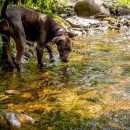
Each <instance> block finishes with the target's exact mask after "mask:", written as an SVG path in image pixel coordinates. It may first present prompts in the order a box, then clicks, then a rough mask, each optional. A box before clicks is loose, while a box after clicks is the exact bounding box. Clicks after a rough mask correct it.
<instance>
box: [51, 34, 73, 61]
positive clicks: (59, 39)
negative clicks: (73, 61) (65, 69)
mask: <svg viewBox="0 0 130 130" xmlns="http://www.w3.org/2000/svg"><path fill="white" fill-rule="evenodd" d="M52 42H53V43H56V45H57V50H58V52H59V55H60V59H61V61H62V62H68V61H69V53H70V52H71V50H72V42H71V40H70V38H69V36H68V35H67V34H66V33H62V34H61V35H59V36H56V37H55V38H54V39H53V40H52Z"/></svg>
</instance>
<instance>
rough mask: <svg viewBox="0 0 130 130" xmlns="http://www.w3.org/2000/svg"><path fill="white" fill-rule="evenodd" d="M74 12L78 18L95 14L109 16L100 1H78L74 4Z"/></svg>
mask: <svg viewBox="0 0 130 130" xmlns="http://www.w3.org/2000/svg"><path fill="white" fill-rule="evenodd" d="M74 10H75V12H76V14H77V15H78V16H83V17H86V16H93V15H96V14H99V13H101V14H104V15H106V16H110V12H109V10H108V9H107V8H105V6H104V5H103V2H102V1H101V0H78V1H77V2H76V4H75V7H74Z"/></svg>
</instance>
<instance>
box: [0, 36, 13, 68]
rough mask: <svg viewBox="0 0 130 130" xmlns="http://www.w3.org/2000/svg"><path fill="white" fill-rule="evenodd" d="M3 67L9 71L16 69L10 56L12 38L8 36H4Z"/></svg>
mask: <svg viewBox="0 0 130 130" xmlns="http://www.w3.org/2000/svg"><path fill="white" fill-rule="evenodd" d="M2 41H3V45H2V66H3V68H7V67H8V68H7V69H9V70H13V69H14V64H13V61H12V58H11V54H10V36H9V35H7V34H3V35H2Z"/></svg>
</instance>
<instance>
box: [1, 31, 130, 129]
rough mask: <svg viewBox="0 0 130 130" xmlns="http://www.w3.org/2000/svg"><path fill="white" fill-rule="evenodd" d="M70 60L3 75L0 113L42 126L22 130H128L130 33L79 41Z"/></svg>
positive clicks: (109, 34) (79, 39)
mask: <svg viewBox="0 0 130 130" xmlns="http://www.w3.org/2000/svg"><path fill="white" fill-rule="evenodd" d="M70 59H71V61H70V62H69V63H66V64H64V63H61V62H60V61H58V62H57V63H56V64H52V63H49V62H48V57H44V69H43V70H42V71H38V70H37V63H36V61H35V60H32V61H30V62H29V63H28V64H24V65H23V66H24V72H21V73H17V72H14V73H11V72H2V71H1V72H0V109H1V110H2V111H12V112H24V113H27V114H28V115H31V116H32V117H33V118H36V119H37V120H38V122H37V123H36V124H35V125H33V126H25V128H22V129H23V130H25V129H27V130H31V129H33V130H87V129H88V130H103V129H104V130H120V129H121V130H124V129H125V130H129V129H130V32H122V33H117V32H110V33H108V34H103V35H98V36H88V37H76V38H74V47H73V52H72V53H71V54H70ZM128 115H129V116H128Z"/></svg>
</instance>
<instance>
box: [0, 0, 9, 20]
mask: <svg viewBox="0 0 130 130" xmlns="http://www.w3.org/2000/svg"><path fill="white" fill-rule="evenodd" d="M9 1H10V0H5V3H4V5H3V7H2V10H1V17H2V18H3V19H5V18H6V9H7V6H8V4H9Z"/></svg>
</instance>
